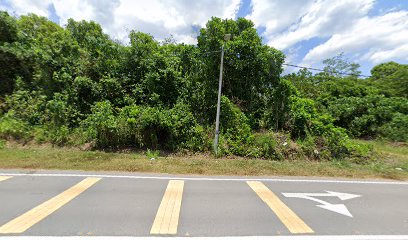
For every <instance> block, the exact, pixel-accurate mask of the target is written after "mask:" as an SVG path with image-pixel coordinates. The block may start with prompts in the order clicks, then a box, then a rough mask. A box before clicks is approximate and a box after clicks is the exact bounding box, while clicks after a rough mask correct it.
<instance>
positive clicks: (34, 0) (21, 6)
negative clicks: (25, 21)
mask: <svg viewBox="0 0 408 240" xmlns="http://www.w3.org/2000/svg"><path fill="white" fill-rule="evenodd" d="M49 4H50V1H49V0H31V1H25V0H14V1H10V2H9V5H10V6H9V7H6V4H4V5H3V4H1V6H0V7H2V8H4V9H6V10H7V11H10V12H12V13H16V14H19V15H21V14H27V13H35V14H37V15H41V16H46V17H48V9H47V8H48V6H49Z"/></svg>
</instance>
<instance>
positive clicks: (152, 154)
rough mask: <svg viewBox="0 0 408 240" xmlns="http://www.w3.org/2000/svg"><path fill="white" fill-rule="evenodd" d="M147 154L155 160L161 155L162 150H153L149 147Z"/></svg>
mask: <svg viewBox="0 0 408 240" xmlns="http://www.w3.org/2000/svg"><path fill="white" fill-rule="evenodd" d="M146 156H147V158H149V159H150V160H154V159H157V158H158V157H159V156H160V151H158V150H156V151H152V150H150V149H147V151H146Z"/></svg>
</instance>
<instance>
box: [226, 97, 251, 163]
mask: <svg viewBox="0 0 408 240" xmlns="http://www.w3.org/2000/svg"><path fill="white" fill-rule="evenodd" d="M252 139H253V136H252V133H251V127H250V126H249V120H248V118H247V117H246V116H245V114H244V113H243V112H241V110H240V109H239V108H238V107H237V106H236V105H234V104H233V103H232V102H231V101H230V100H229V99H228V98H227V97H225V96H223V97H222V98H221V114H220V144H219V148H220V149H219V152H220V153H221V154H228V155H229V154H235V155H239V156H245V155H246V154H247V143H249V142H251V141H252Z"/></svg>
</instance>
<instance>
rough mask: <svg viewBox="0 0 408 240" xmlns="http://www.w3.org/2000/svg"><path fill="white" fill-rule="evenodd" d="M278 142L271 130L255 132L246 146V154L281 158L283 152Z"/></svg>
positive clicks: (257, 156)
mask: <svg viewBox="0 0 408 240" xmlns="http://www.w3.org/2000/svg"><path fill="white" fill-rule="evenodd" d="M279 144H280V143H279V142H278V139H276V137H275V134H274V133H273V132H265V133H256V134H254V140H253V142H251V143H250V144H249V146H248V149H249V150H248V154H247V156H250V157H256V158H267V159H275V160H276V159H278V160H281V159H283V154H282V152H281V151H280V150H281V149H280V147H279V146H278V145H279Z"/></svg>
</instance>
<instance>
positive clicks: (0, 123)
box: [0, 111, 31, 140]
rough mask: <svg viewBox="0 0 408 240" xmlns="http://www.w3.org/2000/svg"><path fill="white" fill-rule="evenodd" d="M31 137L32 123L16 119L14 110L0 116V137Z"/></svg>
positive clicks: (22, 138) (24, 138) (27, 138)
mask: <svg viewBox="0 0 408 240" xmlns="http://www.w3.org/2000/svg"><path fill="white" fill-rule="evenodd" d="M30 137H31V127H30V125H29V124H28V123H27V122H24V121H22V120H19V119H16V118H15V116H14V112H13V111H11V112H8V113H7V114H6V115H4V116H3V117H1V118H0V138H4V139H8V138H13V139H17V140H19V139H21V140H29V138H30Z"/></svg>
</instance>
